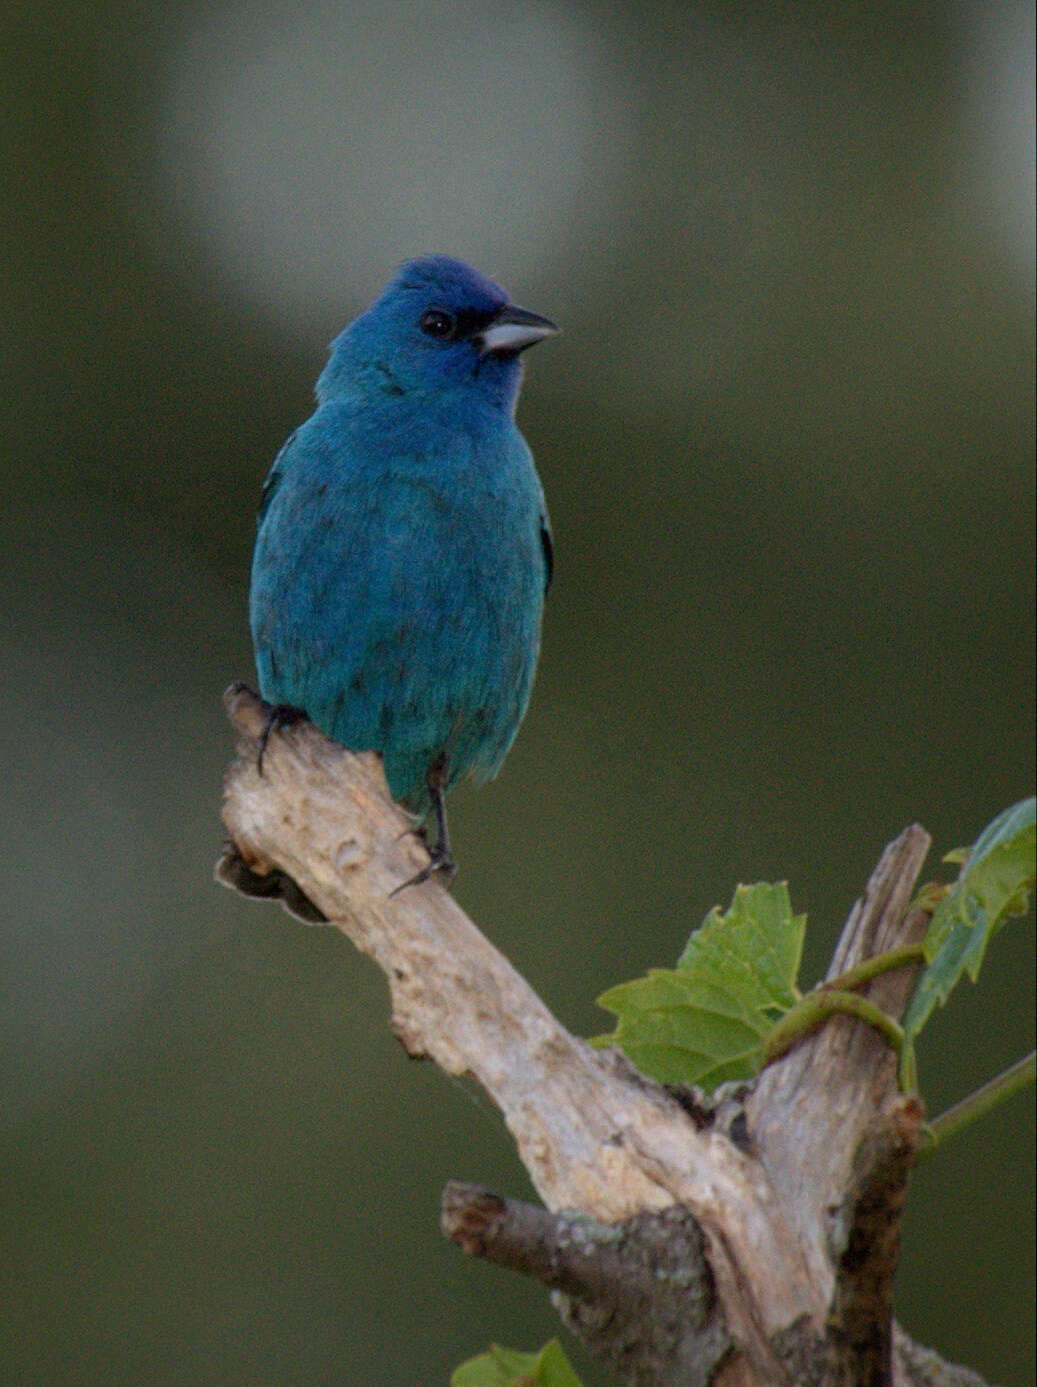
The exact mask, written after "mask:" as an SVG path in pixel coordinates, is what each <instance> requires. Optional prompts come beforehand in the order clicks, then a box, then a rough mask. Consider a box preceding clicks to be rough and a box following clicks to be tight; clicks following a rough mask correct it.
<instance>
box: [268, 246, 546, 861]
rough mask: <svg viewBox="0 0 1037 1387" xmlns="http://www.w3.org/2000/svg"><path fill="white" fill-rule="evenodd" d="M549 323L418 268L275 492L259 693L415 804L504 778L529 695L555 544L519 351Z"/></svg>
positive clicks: (437, 265) (378, 307)
mask: <svg viewBox="0 0 1037 1387" xmlns="http://www.w3.org/2000/svg"><path fill="white" fill-rule="evenodd" d="M553 331H555V328H554V325H553V324H551V323H550V322H549V321H548V320H547V319H544V318H541V317H539V316H538V315H536V314H531V313H528V312H526V311H525V310H523V309H517V308H515V307H514V306H513V305H511V304H510V303H509V302H508V299H507V296H506V295H505V294H504V292H503V291H502V290H501V289H500V288H499V287H498V286H497V285H495V284H493V283H492V282H490V281H488V280H486V279H484V278H483V277H482V276H480V275H478V274H476V272H475V271H473V270H471V269H470V268H469V267H467V266H465V265H462V264H461V263H460V262H458V261H454V260H450V259H447V258H446V257H443V256H435V257H429V258H427V259H424V260H419V261H412V262H410V263H408V264H407V265H405V266H404V267H403V268H402V269H401V271H400V273H399V274H398V275H397V276H396V278H395V279H394V280H393V281H392V282H391V283H390V284H389V285H388V287H387V288H386V290H385V291H384V292H383V294H382V295H381V297H380V298H379V299H378V300H376V302H375V303H374V304H373V305H372V306H371V308H369V309H368V310H367V312H366V313H364V314H363V315H361V317H359V318H358V319H356V320H355V321H354V322H353V323H352V324H351V325H350V326H349V327H348V328H347V329H346V330H345V331H344V332H343V333H342V334H341V336H340V337H338V338H337V339H336V341H335V342H334V343H333V344H332V351H331V356H330V359H329V362H328V365H327V366H326V368H325V370H324V372H323V373H322V375H321V377H320V379H319V381H318V386H317V398H318V408H317V410H316V412H315V413H314V414H313V415H312V417H311V418H310V419H309V420H307V421H306V423H304V424H303V425H302V426H301V427H300V428H299V429H298V430H297V431H296V432H295V433H294V434H293V435H292V436H291V437H290V438H289V440H288V442H287V443H286V444H285V446H284V448H283V449H282V450H281V453H280V454H279V456H278V458H277V460H276V461H275V463H274V466H273V468H272V470H271V472H270V475H269V477H268V478H267V481H266V485H265V487H264V491H263V500H262V505H261V509H260V519H259V531H258V535H257V540H256V548H255V556H254V560H253V569H252V593H251V622H252V634H253V641H254V645H255V652H256V663H257V667H258V672H259V682H260V691H261V693H262V694H263V697H264V698H265V699H266V700H267V701H268V702H270V703H271V704H274V705H287V706H289V707H291V708H294V709H298V710H301V711H302V712H304V713H305V714H306V715H307V716H308V717H309V718H310V719H311V720H312V721H313V722H315V723H316V724H317V726H318V727H320V728H321V729H322V730H323V731H324V732H325V733H327V735H328V736H330V737H332V738H333V739H334V740H336V741H338V742H340V743H342V744H343V745H344V746H347V747H349V748H351V749H353V750H375V751H378V752H380V753H381V755H382V757H383V760H384V764H385V772H386V777H387V779H388V783H389V788H390V790H391V792H392V794H393V796H394V797H395V798H396V799H398V800H400V801H401V802H402V803H403V804H405V805H406V806H407V807H408V808H409V809H411V810H412V811H415V812H417V813H419V814H424V813H425V812H427V810H428V809H429V807H430V805H431V806H432V807H434V808H436V810H437V813H440V812H441V810H442V796H443V794H445V793H446V791H447V790H449V789H450V787H451V786H453V785H454V784H456V782H457V781H458V780H459V779H460V778H461V777H462V776H464V775H471V776H472V777H473V778H474V779H475V780H476V781H477V782H478V781H482V780H485V779H487V778H488V777H490V776H492V775H494V774H495V773H496V772H497V770H498V769H499V767H500V765H501V763H502V761H503V760H504V757H505V755H506V754H507V751H508V748H509V747H510V746H511V743H512V741H513V740H514V737H515V734H516V732H517V731H518V727H519V724H520V722H521V721H522V717H523V715H524V713H525V711H526V706H527V704H528V701H529V695H530V690H531V687H532V682H533V675H534V671H535V668H536V662H537V655H538V650H539V644H540V625H541V616H542V611H543V602H544V594H545V592H546V589H547V585H548V582H549V579H550V565H551V547H550V531H549V528H548V521H547V512H546V509H545V506H544V498H543V492H542V489H541V486H540V481H539V479H538V477H537V473H536V469H535V467H534V464H533V459H532V456H531V454H530V451H529V448H528V446H527V445H526V442H525V440H524V439H523V437H522V435H521V433H520V432H519V430H518V428H517V426H516V424H515V422H514V408H515V403H516V400H517V395H518V388H519V384H520V378H521V365H520V361H519V353H520V352H521V351H522V350H523V349H524V348H525V347H528V346H530V345H532V343H533V342H535V341H539V340H540V339H541V338H543V337H545V336H547V335H548V334H549V333H551V332H553ZM441 830H442V831H441V839H445V820H441ZM441 856H442V857H443V859H446V858H448V856H449V852H448V845H447V844H446V843H445V841H444V842H443V852H442V854H441ZM434 857H435V853H434ZM434 865H441V864H440V863H439V862H435V863H434Z"/></svg>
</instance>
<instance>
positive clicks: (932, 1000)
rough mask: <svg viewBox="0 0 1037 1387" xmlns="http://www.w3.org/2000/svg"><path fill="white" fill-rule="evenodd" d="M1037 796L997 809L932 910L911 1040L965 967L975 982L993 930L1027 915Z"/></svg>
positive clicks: (1036, 845) (908, 1031)
mask: <svg viewBox="0 0 1037 1387" xmlns="http://www.w3.org/2000/svg"><path fill="white" fill-rule="evenodd" d="M1035 858H1037V800H1033V799H1025V800H1021V801H1020V802H1019V803H1018V804H1014V805H1013V806H1012V807H1011V808H1010V809H1005V810H1004V811H1003V812H1002V813H1000V814H998V816H997V818H996V819H994V820H993V821H992V822H991V823H989V824H988V825H987V827H986V828H985V829H984V830H983V832H982V833H981V834H980V836H979V837H978V838H977V839H976V842H975V844H974V846H973V848H972V851H971V852H970V853H969V854H968V857H967V859H966V860H965V862H964V865H963V866H962V868H961V871H960V872H959V873H958V879H957V881H956V882H955V883H954V885H953V886H952V887H951V889H950V890H949V891H948V892H947V894H946V895H945V896H944V898H943V900H941V901H940V903H939V904H938V905H937V907H936V909H935V910H934V911H933V917H932V920H931V921H930V923H929V930H928V933H927V934H926V937H925V944H924V947H925V956H926V958H927V960H928V963H929V966H928V968H927V969H926V970H925V972H924V973H923V974H922V976H921V978H920V979H919V981H918V986H917V987H916V988H915V991H914V994H913V995H912V997H911V1001H910V1003H909V1005H908V1008H907V1011H906V1013H905V1015H904V1023H903V1024H904V1035H905V1038H906V1040H907V1042H908V1044H909V1045H910V1043H911V1042H912V1041H913V1039H914V1037H915V1036H916V1035H917V1034H918V1032H919V1031H920V1030H921V1029H922V1027H923V1026H924V1025H925V1023H926V1021H927V1020H928V1019H929V1016H930V1015H931V1014H932V1011H933V1009H934V1008H935V1007H936V1006H943V1004H944V1003H945V1002H946V1000H947V998H948V997H949V996H950V994H951V992H952V991H953V990H954V988H955V986H956V985H957V983H958V982H959V981H960V980H961V976H962V974H963V973H966V972H967V973H968V975H969V977H970V978H971V979H972V981H973V982H975V981H976V979H977V977H978V976H979V969H980V965H981V964H982V962H983V956H984V954H985V953H986V949H987V944H988V943H989V942H990V939H991V936H992V935H993V934H994V932H995V931H996V930H997V929H999V928H1000V927H1001V926H1002V925H1003V924H1004V923H1005V921H1006V920H1007V919H1008V918H1009V917H1010V916H1012V915H1025V914H1026V910H1027V906H1028V901H1029V895H1030V892H1031V891H1032V890H1033V888H1034V878H1035V871H1037V868H1035Z"/></svg>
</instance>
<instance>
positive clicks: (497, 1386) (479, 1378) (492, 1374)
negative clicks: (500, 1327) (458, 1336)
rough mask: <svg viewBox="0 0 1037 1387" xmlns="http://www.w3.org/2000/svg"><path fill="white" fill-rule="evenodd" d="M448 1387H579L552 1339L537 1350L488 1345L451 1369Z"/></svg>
mask: <svg viewBox="0 0 1037 1387" xmlns="http://www.w3.org/2000/svg"><path fill="white" fill-rule="evenodd" d="M450 1387H582V1384H581V1382H580V1379H579V1378H578V1377H577V1376H576V1373H575V1372H574V1371H573V1368H572V1365H571V1364H570V1362H569V1360H568V1358H566V1356H565V1351H564V1350H563V1348H562V1346H561V1344H560V1343H559V1342H558V1340H557V1339H552V1340H551V1342H550V1343H549V1344H545V1345H544V1347H543V1348H542V1349H541V1350H540V1352H539V1353H522V1352H521V1351H520V1350H518V1349H513V1348H501V1346H500V1344H491V1345H490V1351H489V1353H480V1354H479V1356H478V1358H469V1360H468V1362H467V1363H462V1364H461V1366H460V1367H459V1368H455V1370H454V1372H453V1374H452V1375H451V1378H450Z"/></svg>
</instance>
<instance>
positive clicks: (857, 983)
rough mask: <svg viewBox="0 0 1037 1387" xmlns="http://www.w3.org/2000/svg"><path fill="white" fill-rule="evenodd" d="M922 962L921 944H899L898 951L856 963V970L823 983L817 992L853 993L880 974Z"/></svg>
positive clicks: (890, 951) (852, 969)
mask: <svg viewBox="0 0 1037 1387" xmlns="http://www.w3.org/2000/svg"><path fill="white" fill-rule="evenodd" d="M924 961H925V950H924V949H923V948H922V946H921V944H901V946H900V947H899V948H898V949H890V950H889V951H888V952H887V953H884V954H875V956H874V957H873V958H866V959H865V960H864V962H863V963H858V964H857V966H856V968H849V969H847V971H846V972H845V973H840V974H839V976H838V977H837V978H833V979H832V981H831V982H823V983H822V984H821V986H820V987H819V988H818V991H819V992H853V991H854V989H855V988H858V987H863V986H864V984H865V983H869V982H871V980H872V979H873V978H877V977H879V975H880V974H882V973H892V971H893V970H894V968H906V967H907V965H908V964H910V963H923V962H924Z"/></svg>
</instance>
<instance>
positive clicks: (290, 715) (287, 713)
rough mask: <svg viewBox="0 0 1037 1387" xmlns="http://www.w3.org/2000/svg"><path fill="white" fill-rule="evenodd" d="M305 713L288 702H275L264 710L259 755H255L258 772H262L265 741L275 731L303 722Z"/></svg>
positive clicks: (267, 740)
mask: <svg viewBox="0 0 1037 1387" xmlns="http://www.w3.org/2000/svg"><path fill="white" fill-rule="evenodd" d="M305 721H306V714H305V713H304V712H303V711H302V709H301V708H293V707H292V705H291V704H290V703H275V704H274V705H273V706H272V707H268V708H267V710H266V719H265V721H264V723H263V730H262V732H261V733H260V734H259V755H258V756H257V757H256V769H257V770H258V772H259V774H260V775H262V774H263V756H264V754H265V752H266V748H267V743H268V742H269V741H270V738H271V737H272V736H273V734H274V733H275V732H283V731H284V730H285V728H287V727H292V726H294V724H295V723H297V722H305Z"/></svg>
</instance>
